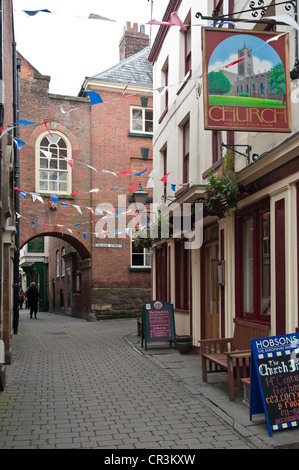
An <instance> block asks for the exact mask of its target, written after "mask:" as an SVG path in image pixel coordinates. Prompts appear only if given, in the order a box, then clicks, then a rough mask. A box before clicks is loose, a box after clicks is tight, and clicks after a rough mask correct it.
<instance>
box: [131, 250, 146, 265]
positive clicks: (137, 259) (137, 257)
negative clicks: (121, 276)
mask: <svg viewBox="0 0 299 470" xmlns="http://www.w3.org/2000/svg"><path fill="white" fill-rule="evenodd" d="M132 266H143V253H142V254H134V253H133V254H132Z"/></svg>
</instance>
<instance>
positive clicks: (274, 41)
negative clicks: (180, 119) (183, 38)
mask: <svg viewBox="0 0 299 470" xmlns="http://www.w3.org/2000/svg"><path fill="white" fill-rule="evenodd" d="M203 80H204V127H205V129H215V130H232V131H255V132H291V104H290V81H291V79H290V70H289V39H288V34H286V33H274V32H268V31H267V32H265V31H262V32H261V31H248V30H237V29H234V30H232V29H224V28H223V29H220V28H203Z"/></svg>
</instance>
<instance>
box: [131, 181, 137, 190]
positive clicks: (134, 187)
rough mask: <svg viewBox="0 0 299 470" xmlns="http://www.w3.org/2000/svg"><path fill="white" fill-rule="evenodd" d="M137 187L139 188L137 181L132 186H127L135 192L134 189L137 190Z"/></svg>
mask: <svg viewBox="0 0 299 470" xmlns="http://www.w3.org/2000/svg"><path fill="white" fill-rule="evenodd" d="M138 186H139V181H137V183H134V184H132V186H129V189H134V190H135V189H137V188H138Z"/></svg>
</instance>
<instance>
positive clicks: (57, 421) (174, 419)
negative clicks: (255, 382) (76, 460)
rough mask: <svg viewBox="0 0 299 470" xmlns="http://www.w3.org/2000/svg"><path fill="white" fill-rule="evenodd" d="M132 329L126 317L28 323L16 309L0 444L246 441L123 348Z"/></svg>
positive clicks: (222, 444)
mask: <svg viewBox="0 0 299 470" xmlns="http://www.w3.org/2000/svg"><path fill="white" fill-rule="evenodd" d="M135 330H136V320H135V319H134V320H132V319H124V320H110V321H100V322H86V321H85V320H81V319H75V318H69V317H65V316H59V315H55V314H50V313H44V312H40V313H39V314H38V319H37V320H35V319H30V318H29V313H28V311H26V310H21V311H20V326H19V334H18V335H17V336H15V337H14V339H13V343H12V344H13V362H12V364H11V365H9V366H7V369H6V370H7V388H6V390H5V391H4V392H3V393H1V394H0V448H3V449H72V448H73V449H84V448H85V449H165V450H166V449H189V450H190V449H240V448H243V449H250V448H253V446H252V445H250V443H249V442H246V441H245V439H244V437H243V436H241V435H239V434H237V433H236V432H235V430H233V429H232V428H231V427H230V426H229V425H227V424H226V423H225V422H224V421H222V420H221V419H220V418H219V417H218V416H217V415H216V414H214V413H213V412H212V411H211V410H209V409H208V408H206V407H205V406H203V405H202V404H201V403H200V401H198V400H197V399H196V397H194V396H192V394H191V393H189V392H188V390H186V389H185V388H184V387H182V386H181V385H180V384H179V383H177V382H176V381H175V380H173V378H172V377H170V376H169V375H168V374H167V373H165V371H164V370H163V369H162V368H160V367H159V366H158V365H156V364H155V363H154V362H153V361H151V360H150V359H149V357H147V356H146V355H143V354H140V352H138V351H137V350H136V348H134V347H132V345H130V342H128V341H127V340H126V337H127V336H128V335H130V334H131V333H132V332H135ZM176 354H177V353H176Z"/></svg>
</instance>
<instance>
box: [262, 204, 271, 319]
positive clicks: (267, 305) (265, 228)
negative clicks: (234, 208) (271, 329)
mask: <svg viewBox="0 0 299 470" xmlns="http://www.w3.org/2000/svg"><path fill="white" fill-rule="evenodd" d="M260 217H261V218H260V222H261V223H260V226H261V312H262V314H263V313H267V314H270V313H271V298H270V292H271V291H270V284H271V282H270V272H271V269H270V212H265V213H264V214H262V215H261V216H260Z"/></svg>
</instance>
